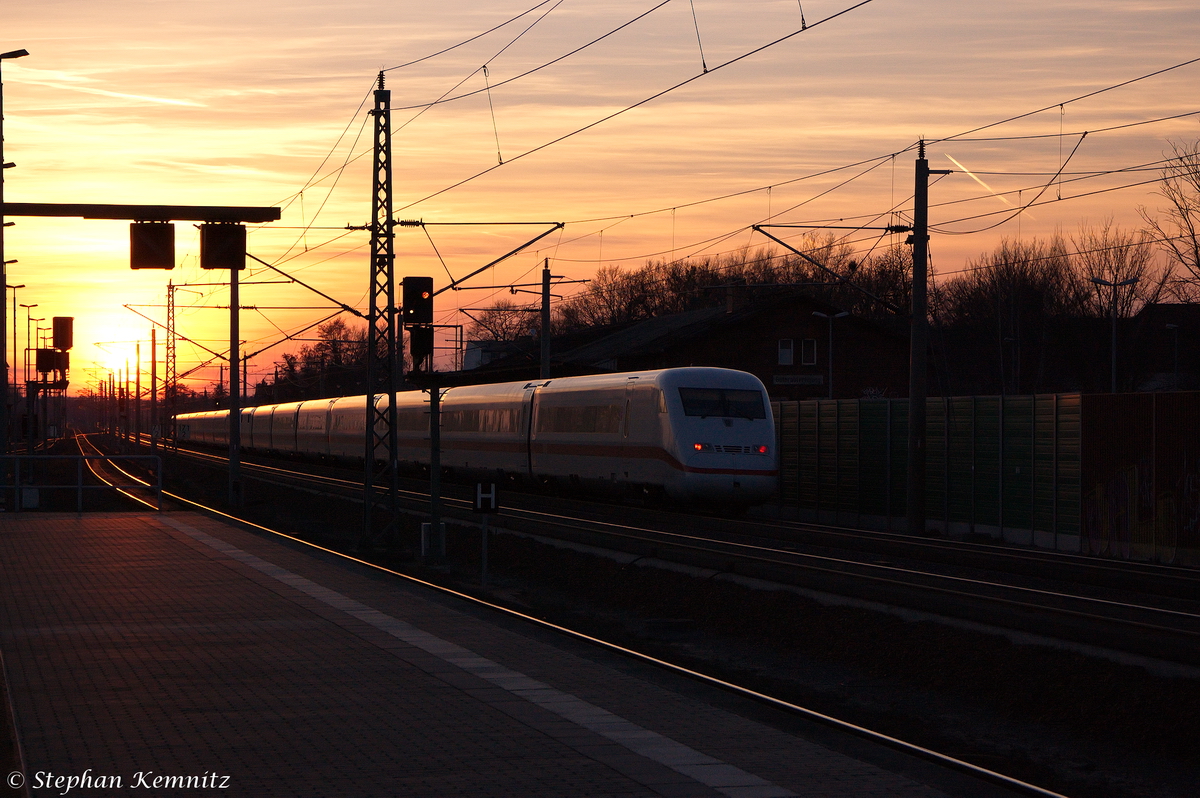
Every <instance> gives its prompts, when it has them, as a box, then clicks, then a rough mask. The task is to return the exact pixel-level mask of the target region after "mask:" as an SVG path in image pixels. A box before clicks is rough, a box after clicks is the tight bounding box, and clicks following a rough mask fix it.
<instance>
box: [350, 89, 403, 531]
mask: <svg viewBox="0 0 1200 798" xmlns="http://www.w3.org/2000/svg"><path fill="white" fill-rule="evenodd" d="M391 102H392V93H391V91H389V90H387V89H385V88H384V81H383V73H382V72H380V73H379V88H378V89H376V90H375V107H374V108H373V109H372V110H371V116H373V117H375V148H374V149H375V157H374V171H373V173H372V186H371V292H370V293H371V305H370V313H369V314H368V317H367V391H366V393H367V403H366V404H367V407H366V431H365V432H366V435H365V438H366V451H365V455H364V460H365V463H366V466H365V476H364V479H363V532H362V538H361V541H360V545H368V544H369V543H370V542H371V540H372V539H374V537H375V536H376V532H375V529H374V521H375V518H376V517H377V516H379V517H383V518H384V519H386V520H385V522H384V526H383V528H382V530H381V531H380V532H379V534H380V535H382V536H383V537H384V539H385V540H386V541H387V542H389V543H390V542H391V540H392V537H393V535H394V534H395V531H396V526H397V517H396V516H397V510H398V497H399V492H400V485H399V475H398V474H397V465H398V464H397V462H396V383H397V378H398V376H399V375H398V374H397V372H398V371H399V370H400V363H401V361H400V359H399V347H398V346H397V345H396V344H397V342H396V253H395V233H394V229H393V228H394V224H395V223H394V222H393V221H392V125H391V119H392V112H391ZM380 400H382V401H383V402H386V408H384V409H380V408H379V406H378V405H379V402H380Z"/></svg>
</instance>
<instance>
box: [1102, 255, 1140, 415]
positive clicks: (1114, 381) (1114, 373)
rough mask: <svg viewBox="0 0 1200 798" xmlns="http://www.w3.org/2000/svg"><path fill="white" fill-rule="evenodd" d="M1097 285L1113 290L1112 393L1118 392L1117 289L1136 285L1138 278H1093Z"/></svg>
mask: <svg viewBox="0 0 1200 798" xmlns="http://www.w3.org/2000/svg"><path fill="white" fill-rule="evenodd" d="M1091 279H1092V282H1093V283H1095V284H1096V285H1106V286H1108V287H1109V288H1111V289H1112V393H1116V392H1117V289H1118V288H1124V287H1125V286H1127V285H1136V284H1137V281H1138V278H1136V277H1131V278H1129V279H1128V280H1122V281H1121V282H1119V283H1114V282H1109V281H1108V280H1102V279H1100V278H1099V277H1093V278H1091Z"/></svg>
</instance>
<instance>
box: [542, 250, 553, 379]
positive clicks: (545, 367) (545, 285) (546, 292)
mask: <svg viewBox="0 0 1200 798" xmlns="http://www.w3.org/2000/svg"><path fill="white" fill-rule="evenodd" d="M550 277H551V274H550V259H549V258H546V263H545V265H544V266H543V267H542V370H541V378H542V379H543V380H548V379H550Z"/></svg>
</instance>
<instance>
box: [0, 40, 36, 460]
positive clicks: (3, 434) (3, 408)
mask: <svg viewBox="0 0 1200 798" xmlns="http://www.w3.org/2000/svg"><path fill="white" fill-rule="evenodd" d="M27 55H29V51H28V50H10V51H8V52H7V53H0V64H3V63H4V62H5V61H7V60H9V59H10V58H22V57H24V56H27ZM10 166H13V164H10V163H8V162H7V161H5V160H4V80H3V78H0V284H3V285H8V267H7V262H6V261H5V260H4V228H5V226H6V222H5V221H4V172H5V170H6V169H8V168H9V167H10ZM7 330H8V327H7V326H6V325H4V324H0V353H3V352H7V351H8V341H6V340H4V339H5V338H6V337H7ZM13 369H14V373H15V369H16V364H13ZM0 396H2V397H4V398H5V401H3V402H0V454H7V453H8V369H7V368H6V369H4V375H3V376H2V377H0Z"/></svg>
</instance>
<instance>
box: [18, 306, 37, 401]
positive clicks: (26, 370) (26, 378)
mask: <svg viewBox="0 0 1200 798" xmlns="http://www.w3.org/2000/svg"><path fill="white" fill-rule="evenodd" d="M21 307H23V308H25V359H24V361H23V370H22V374H21V376H22V378H23V379H24V381H25V382H29V328H30V326H31V325H30V322H32V321H34V320H35V319H33V318H32V316H33V314H32V313H31V312H30V311H31V310H32V309H33V308H36V307H37V303H36V302H34V303H33V304H32V305H26V304H24V303H22V304H21ZM36 321H43V319H37V320H36ZM13 337H14V338H16V335H15V334H14V335H13ZM14 343H15V342H14ZM13 369H14V370H15V369H16V364H15V363H14V364H13Z"/></svg>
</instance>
